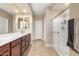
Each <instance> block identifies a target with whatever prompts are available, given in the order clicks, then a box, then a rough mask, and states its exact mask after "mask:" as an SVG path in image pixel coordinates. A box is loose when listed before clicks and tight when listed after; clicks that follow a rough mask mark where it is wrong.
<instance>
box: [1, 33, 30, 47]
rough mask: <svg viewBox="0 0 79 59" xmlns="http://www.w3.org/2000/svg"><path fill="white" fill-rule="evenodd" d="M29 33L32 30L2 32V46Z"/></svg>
mask: <svg viewBox="0 0 79 59" xmlns="http://www.w3.org/2000/svg"><path fill="white" fill-rule="evenodd" d="M29 33H30V32H24V33H21V32H16V33H9V34H1V35H0V46H2V45H4V44H7V43H9V42H12V41H14V40H16V39H18V38H20V37H22V36H24V35H27V34H29Z"/></svg>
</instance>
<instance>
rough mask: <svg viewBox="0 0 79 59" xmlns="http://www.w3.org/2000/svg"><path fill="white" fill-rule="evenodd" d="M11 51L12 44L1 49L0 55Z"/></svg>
mask: <svg viewBox="0 0 79 59" xmlns="http://www.w3.org/2000/svg"><path fill="white" fill-rule="evenodd" d="M9 50H10V44H5V45H3V46H1V47H0V55H2V54H4V53H5V52H7V51H9Z"/></svg>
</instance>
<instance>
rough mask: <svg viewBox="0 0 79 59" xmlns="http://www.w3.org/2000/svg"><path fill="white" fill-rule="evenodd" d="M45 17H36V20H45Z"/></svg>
mask: <svg viewBox="0 0 79 59" xmlns="http://www.w3.org/2000/svg"><path fill="white" fill-rule="evenodd" d="M43 19H44V16H34V20H35V21H36V20H43Z"/></svg>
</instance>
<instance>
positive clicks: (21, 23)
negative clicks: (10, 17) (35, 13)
mask: <svg viewBox="0 0 79 59" xmlns="http://www.w3.org/2000/svg"><path fill="white" fill-rule="evenodd" d="M16 21H17V29H18V30H29V29H30V17H29V16H26V15H18V16H16Z"/></svg>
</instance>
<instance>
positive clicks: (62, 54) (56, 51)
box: [53, 46, 64, 56]
mask: <svg viewBox="0 0 79 59" xmlns="http://www.w3.org/2000/svg"><path fill="white" fill-rule="evenodd" d="M53 48H54V49H55V50H56V52H57V53H58V54H59V55H60V56H64V55H63V54H62V53H61V52H60V51H58V50H57V49H56V48H55V47H54V46H53Z"/></svg>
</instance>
